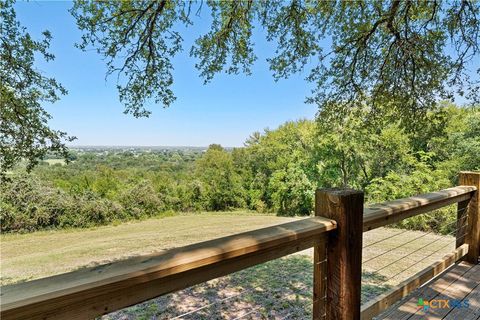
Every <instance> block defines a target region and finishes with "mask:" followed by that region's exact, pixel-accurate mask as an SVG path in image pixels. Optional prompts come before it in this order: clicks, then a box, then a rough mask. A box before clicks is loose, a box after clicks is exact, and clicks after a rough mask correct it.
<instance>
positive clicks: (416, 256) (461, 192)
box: [361, 172, 480, 319]
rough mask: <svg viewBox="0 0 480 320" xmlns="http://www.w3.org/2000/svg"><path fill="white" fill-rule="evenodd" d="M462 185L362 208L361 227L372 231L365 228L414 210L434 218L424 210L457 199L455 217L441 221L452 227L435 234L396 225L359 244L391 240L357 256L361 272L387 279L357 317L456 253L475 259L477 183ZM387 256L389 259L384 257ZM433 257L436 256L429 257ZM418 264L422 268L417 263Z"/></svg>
mask: <svg viewBox="0 0 480 320" xmlns="http://www.w3.org/2000/svg"><path fill="white" fill-rule="evenodd" d="M478 177H480V173H473V172H465V173H461V174H460V183H461V184H462V182H463V184H466V185H467V184H468V182H469V181H471V180H472V179H473V180H476V181H480V179H478ZM466 185H465V186H459V187H455V188H450V189H445V190H442V191H438V192H433V193H430V194H425V195H420V196H416V197H411V198H406V199H399V200H395V201H392V202H387V203H383V204H378V205H374V206H373V208H368V209H366V210H365V219H364V231H365V232H375V231H370V230H373V229H376V228H378V227H381V226H388V225H389V224H395V223H398V222H400V221H402V220H404V219H407V218H410V217H413V216H417V215H423V216H424V217H425V218H428V219H429V220H430V221H434V222H435V219H436V216H432V215H429V214H427V212H430V211H434V210H436V209H440V208H442V207H445V206H448V205H452V204H457V210H456V217H454V218H453V219H452V220H453V221H451V222H448V223H446V224H444V225H443V228H444V230H449V229H453V230H451V231H450V232H448V233H446V234H442V235H439V234H437V233H436V232H434V230H431V231H428V232H424V233H422V234H420V235H416V236H413V235H412V232H414V231H412V230H399V231H398V232H395V233H394V234H391V235H389V236H387V237H384V238H382V239H379V240H376V241H374V242H372V243H369V244H367V245H365V246H364V247H363V248H362V249H363V250H367V251H368V250H371V249H372V248H375V246H381V245H382V244H385V243H386V242H388V241H389V240H390V241H394V242H395V243H396V244H395V245H393V246H391V247H390V248H388V249H386V250H384V251H382V252H379V253H377V254H374V255H369V256H368V258H364V259H363V261H362V269H363V270H365V271H367V273H366V274H368V275H372V274H375V275H377V276H378V278H380V279H381V280H380V281H379V282H381V284H382V285H385V284H389V285H388V286H385V287H386V288H385V287H384V291H385V292H383V293H382V294H380V295H378V296H376V297H374V298H373V299H370V300H369V301H367V302H366V303H365V304H364V305H362V307H361V310H362V311H361V318H362V319H371V318H373V317H375V316H376V315H379V314H380V313H382V312H383V311H385V310H387V309H388V308H389V307H390V306H392V305H393V304H394V303H395V302H397V301H398V300H400V299H402V298H403V297H405V296H407V295H408V294H409V293H411V292H413V291H414V290H415V289H417V288H418V287H420V286H422V285H423V284H425V283H427V282H428V281H429V280H431V279H432V278H434V277H435V276H437V275H438V274H440V273H441V272H443V271H444V270H446V269H448V268H449V267H451V266H452V265H454V263H455V262H457V261H458V260H460V259H465V260H467V261H469V262H472V263H477V260H478V257H479V255H480V250H479V242H480V230H479V227H480V218H479V209H478V191H476V190H478V186H477V187H475V186H471V187H470V186H466ZM380 211H383V213H384V214H385V216H384V218H382V217H381V215H380V214H379V212H380ZM436 222H438V221H436ZM407 249H408V250H407ZM442 255H443V257H442ZM389 257H393V259H388V258H389ZM435 258H437V259H438V258H439V259H438V260H437V261H433V263H431V262H430V261H431V260H432V259H435ZM377 261H381V263H380V265H378V264H377V265H376V266H375V267H372V263H374V262H377ZM421 267H423V268H422V269H419V268H421ZM365 281H370V280H368V279H365Z"/></svg>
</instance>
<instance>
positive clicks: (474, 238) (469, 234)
mask: <svg viewBox="0 0 480 320" xmlns="http://www.w3.org/2000/svg"><path fill="white" fill-rule="evenodd" d="M459 183H460V184H461V185H464V186H472V187H474V188H476V189H477V191H476V192H475V193H473V195H472V198H471V199H470V201H469V202H468V207H467V213H466V214H467V216H468V217H467V220H468V224H467V226H466V228H465V229H466V235H465V239H464V241H465V243H467V244H468V245H469V248H470V249H469V252H468V254H467V256H466V257H465V260H466V261H468V262H470V263H473V264H477V263H478V257H479V256H480V191H479V190H480V172H460V177H459Z"/></svg>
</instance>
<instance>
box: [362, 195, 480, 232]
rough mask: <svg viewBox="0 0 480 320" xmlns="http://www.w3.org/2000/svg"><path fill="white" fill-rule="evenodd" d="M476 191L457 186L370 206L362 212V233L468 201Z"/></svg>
mask: <svg viewBox="0 0 480 320" xmlns="http://www.w3.org/2000/svg"><path fill="white" fill-rule="evenodd" d="M476 190H477V187H476V186H459V187H454V188H449V189H445V190H441V191H437V192H431V193H426V194H422V195H418V196H414V197H410V198H403V199H398V200H394V201H387V202H382V203H377V204H374V205H371V206H369V207H366V208H365V209H364V211H363V231H369V230H373V229H376V228H379V227H383V226H386V225H389V224H392V223H396V222H399V221H401V220H403V219H406V218H410V217H413V216H416V215H418V214H422V213H426V212H429V211H432V210H436V209H439V208H442V207H445V206H448V205H450V204H454V203H457V202H461V201H467V200H470V199H471V198H472V196H473V194H474V193H475V191H476Z"/></svg>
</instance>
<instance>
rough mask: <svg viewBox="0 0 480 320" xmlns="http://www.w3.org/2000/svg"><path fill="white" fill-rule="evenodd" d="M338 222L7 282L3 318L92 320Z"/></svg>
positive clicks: (320, 235) (284, 249)
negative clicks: (10, 283) (12, 283)
mask: <svg viewBox="0 0 480 320" xmlns="http://www.w3.org/2000/svg"><path fill="white" fill-rule="evenodd" d="M335 228H336V222H335V221H333V220H330V219H326V218H323V217H313V218H308V219H304V220H300V221H295V222H290V223H285V224H281V225H277V226H273V227H268V228H263V229H258V230H255V231H250V232H245V233H240V234H237V235H233V236H228V237H223V238H219V239H215V240H212V241H206V242H201V243H197V244H194V245H190V246H186V247H183V248H179V249H174V250H169V251H167V252H165V253H162V254H157V255H149V256H142V257H136V258H131V259H128V260H124V261H121V262H114V263H109V264H105V265H100V266H98V267H94V268H88V269H84V270H79V271H74V272H70V273H65V274H61V275H57V276H53V277H49V278H44V279H39V280H34V281H29V282H24V283H20V284H16V285H11V286H5V287H3V288H2V292H1V319H2V320H8V319H89V318H94V317H96V316H99V315H102V314H105V313H108V312H112V311H114V310H117V309H120V308H123V307H127V306H131V305H134V304H137V303H140V302H142V301H145V300H148V299H151V298H154V297H157V296H160V295H163V294H166V293H169V292H173V291H177V290H180V289H183V288H187V287H190V286H192V285H195V284H198V283H201V282H204V281H207V280H210V279H214V278H217V277H220V276H223V275H227V274H230V273H232V272H235V271H238V270H241V269H245V268H247V267H250V266H253V265H256V264H259V263H262V262H266V261H269V260H273V259H276V258H279V257H282V256H285V255H288V254H291V253H294V252H297V251H300V250H304V249H307V248H310V247H313V246H316V247H322V246H325V242H326V239H327V233H328V232H329V231H331V230H334V229H335Z"/></svg>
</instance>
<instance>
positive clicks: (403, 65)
mask: <svg viewBox="0 0 480 320" xmlns="http://www.w3.org/2000/svg"><path fill="white" fill-rule="evenodd" d="M71 12H72V14H73V15H74V16H75V18H76V19H77V24H78V26H79V28H80V29H81V30H83V37H82V41H81V43H80V44H79V47H80V48H81V49H84V50H86V49H87V48H89V47H93V48H95V49H96V50H97V52H98V53H99V54H100V55H101V56H103V57H104V58H106V60H107V64H108V67H109V69H108V73H109V74H112V73H116V74H117V75H118V80H119V82H118V90H119V93H120V99H121V100H122V101H123V102H124V104H125V106H126V109H125V112H126V113H132V114H133V115H134V116H137V117H138V116H147V115H148V114H149V112H150V111H149V110H148V109H147V108H146V104H147V103H148V101H149V100H151V99H153V100H154V101H155V102H156V103H162V104H163V105H164V106H165V107H168V106H169V105H171V104H172V102H173V101H174V100H175V95H174V93H173V92H172V89H171V86H172V83H173V77H172V70H173V68H174V66H173V63H172V58H173V57H174V56H175V55H176V54H177V53H178V52H179V51H181V50H182V40H183V38H182V34H181V31H180V30H181V26H182V24H183V25H184V26H186V27H189V28H191V27H194V26H195V22H196V20H195V19H194V18H195V17H194V15H196V16H200V15H204V14H205V13H207V14H208V13H209V14H210V15H211V20H210V22H211V24H210V27H209V29H208V31H207V32H206V33H205V34H203V35H201V36H200V37H199V38H198V39H197V40H196V41H195V44H194V45H193V47H192V48H191V50H190V55H191V56H192V57H194V58H196V59H197V64H196V67H197V68H198V70H199V72H200V76H201V77H202V78H203V79H205V82H208V81H210V80H212V79H213V77H214V76H215V75H216V74H218V73H220V72H227V73H234V74H236V73H240V72H243V73H246V74H250V72H251V67H252V65H253V63H254V62H255V60H256V59H257V56H256V54H255V50H254V42H253V40H252V34H253V31H254V29H255V28H259V27H260V28H263V29H264V30H265V34H266V39H267V40H268V41H270V42H273V43H274V44H276V50H275V52H274V53H273V55H272V56H271V58H269V59H268V62H269V64H270V69H271V70H272V72H273V76H274V78H275V79H281V78H288V77H289V76H290V75H292V74H294V73H298V72H303V71H306V72H307V74H308V76H307V77H306V80H307V81H309V82H312V83H314V89H313V92H312V94H311V96H310V97H309V98H308V99H307V101H309V102H311V103H317V104H318V105H319V107H320V109H321V110H322V111H324V114H325V115H326V116H338V115H342V114H343V112H342V111H348V110H351V108H352V107H355V103H356V101H359V100H360V101H362V100H365V98H368V99H369V102H370V104H371V105H372V107H373V108H372V111H373V112H375V111H381V110H377V109H376V108H377V106H380V105H388V107H389V108H390V110H395V111H396V112H397V114H398V115H400V116H401V117H402V118H403V119H408V120H410V121H411V120H414V119H418V116H419V115H424V114H425V111H427V110H430V109H432V108H434V105H435V101H436V100H438V99H439V98H442V99H453V98H454V96H455V95H458V96H464V97H465V98H466V99H467V100H468V101H471V102H477V101H478V100H479V92H480V90H479V82H478V81H476V80H474V77H472V76H474V73H475V70H473V68H472V65H474V63H475V59H477V61H478V59H479V34H480V31H479V29H480V23H479V21H478V17H479V16H480V2H478V1H468V0H463V1H453V2H446V1H440V0H436V1H398V0H390V1H386V0H385V1H381V0H377V1H334V2H332V1H311V0H303V1H302V0H290V1H252V0H239V1H206V2H204V1H200V2H197V1H180V0H176V1H175V0H172V1H168V0H162V1H157V0H155V1H151V0H150V1H149V0H141V1H113V0H111V1H101V2H92V1H83V0H78V1H76V3H75V6H74V7H73V9H72V10H71ZM329 42H331V46H330V47H329V46H325V43H329ZM305 69H308V70H305ZM477 72H478V70H477Z"/></svg>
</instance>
